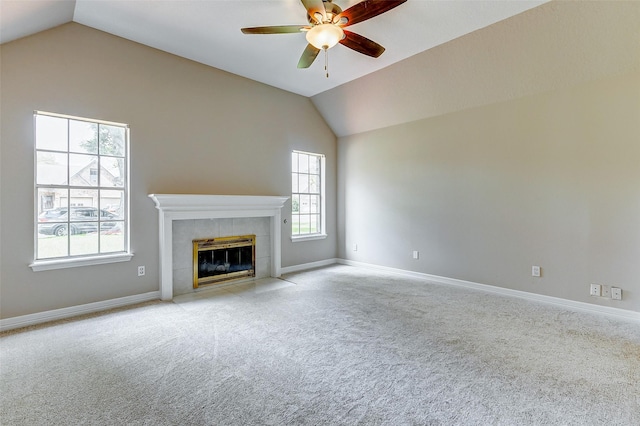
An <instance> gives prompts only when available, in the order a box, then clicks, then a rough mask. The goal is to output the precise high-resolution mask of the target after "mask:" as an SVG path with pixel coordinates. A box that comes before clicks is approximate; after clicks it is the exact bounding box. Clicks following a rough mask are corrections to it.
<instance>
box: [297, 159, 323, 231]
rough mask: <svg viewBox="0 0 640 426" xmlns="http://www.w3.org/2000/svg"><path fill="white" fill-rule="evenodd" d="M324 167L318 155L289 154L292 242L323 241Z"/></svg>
mask: <svg viewBox="0 0 640 426" xmlns="http://www.w3.org/2000/svg"><path fill="white" fill-rule="evenodd" d="M324 167H325V158H324V155H321V154H312V153H308V152H300V151H293V152H292V154H291V193H292V196H291V237H292V239H293V240H303V239H315V238H324V237H326V234H325V224H324V217H325V214H324V212H325V206H324Z"/></svg>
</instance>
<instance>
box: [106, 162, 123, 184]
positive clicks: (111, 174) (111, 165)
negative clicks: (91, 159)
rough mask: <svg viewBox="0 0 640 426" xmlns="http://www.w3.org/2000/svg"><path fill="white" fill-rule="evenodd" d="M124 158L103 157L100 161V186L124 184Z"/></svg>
mask: <svg viewBox="0 0 640 426" xmlns="http://www.w3.org/2000/svg"><path fill="white" fill-rule="evenodd" d="M123 176H124V158H113V157H102V158H101V161H100V186H112V187H113V186H115V187H122V186H123V185H124V179H123Z"/></svg>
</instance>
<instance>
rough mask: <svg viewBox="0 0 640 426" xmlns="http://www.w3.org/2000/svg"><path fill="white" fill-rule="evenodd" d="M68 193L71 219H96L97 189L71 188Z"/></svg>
mask: <svg viewBox="0 0 640 426" xmlns="http://www.w3.org/2000/svg"><path fill="white" fill-rule="evenodd" d="M70 194H71V198H70V200H69V206H70V207H71V210H72V214H71V220H98V213H97V210H98V209H97V208H96V207H98V190H97V189H71V190H70ZM76 218H80V219H76Z"/></svg>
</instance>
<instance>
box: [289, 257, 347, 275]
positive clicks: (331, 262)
mask: <svg viewBox="0 0 640 426" xmlns="http://www.w3.org/2000/svg"><path fill="white" fill-rule="evenodd" d="M338 260H339V259H335V258H334V259H325V260H319V261H317V262H310V263H303V264H300V265H293V266H287V267H284V268H280V271H281V272H282V273H283V274H290V273H292V272H300V271H306V270H308V269H313V268H320V267H322V266H329V265H334V264H336V263H338Z"/></svg>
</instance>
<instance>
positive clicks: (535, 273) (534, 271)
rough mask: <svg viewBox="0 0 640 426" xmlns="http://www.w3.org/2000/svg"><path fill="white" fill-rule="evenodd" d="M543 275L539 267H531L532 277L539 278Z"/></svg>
mask: <svg viewBox="0 0 640 426" xmlns="http://www.w3.org/2000/svg"><path fill="white" fill-rule="evenodd" d="M540 273H541V268H540V267H539V266H532V267H531V276H532V277H539V276H540Z"/></svg>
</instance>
